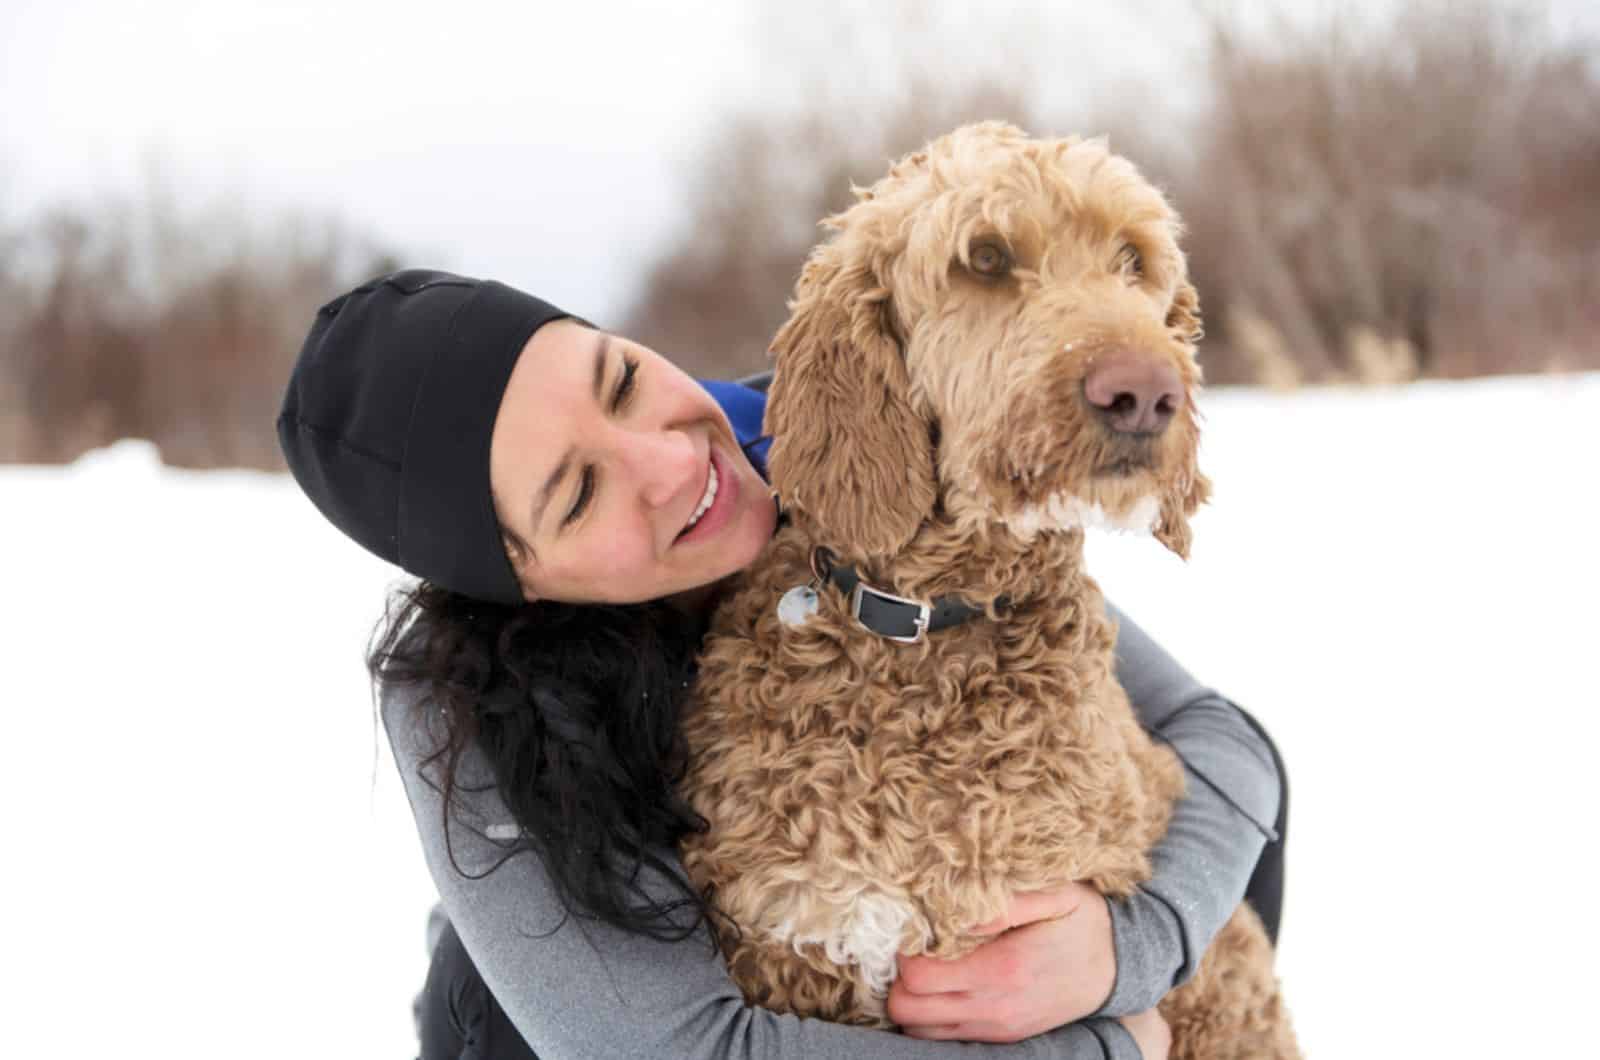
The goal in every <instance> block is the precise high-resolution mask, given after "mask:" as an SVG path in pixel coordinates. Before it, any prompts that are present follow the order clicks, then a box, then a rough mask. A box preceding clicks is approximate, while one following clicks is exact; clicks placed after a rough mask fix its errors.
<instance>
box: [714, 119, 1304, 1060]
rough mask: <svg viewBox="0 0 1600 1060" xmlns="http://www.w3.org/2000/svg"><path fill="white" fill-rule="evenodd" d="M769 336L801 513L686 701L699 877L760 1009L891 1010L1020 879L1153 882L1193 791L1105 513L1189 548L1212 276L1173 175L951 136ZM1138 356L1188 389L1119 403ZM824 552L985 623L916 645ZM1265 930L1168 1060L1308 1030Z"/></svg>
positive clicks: (1101, 154)
mask: <svg viewBox="0 0 1600 1060" xmlns="http://www.w3.org/2000/svg"><path fill="white" fill-rule="evenodd" d="M825 223H826V224H827V225H829V226H830V227H831V228H833V229H834V230H835V231H836V235H835V236H834V238H833V239H831V240H830V241H828V242H826V243H824V244H822V245H821V246H819V247H818V248H817V249H816V250H815V251H814V252H813V254H812V256H811V258H810V260H809V261H808V263H807V264H806V267H805V269H804V271H803V273H802V275H801V277H800V280H799V283H798V286H797V289H796V294H795V299H794V301H793V303H792V306H791V308H792V315H791V317H790V319H789V321H788V322H787V323H786V324H785V325H784V327H783V328H782V329H781V330H780V331H779V333H778V335H777V337H776V339H775V340H774V352H775V354H776V357H777V371H776V375H775V378H774V382H773V386H772V391H771V396H770V399H769V404H768V411H767V424H766V426H767V429H768V432H769V433H770V434H772V435H773V436H774V442H773V446H772V450H771V454H770V460H769V468H770V471H771V475H772V483H773V486H774V488H775V489H776V490H777V492H778V494H779V497H780V499H781V501H782V503H783V505H784V507H785V509H786V511H787V512H788V514H789V520H788V524H787V525H786V526H784V527H783V528H782V529H781V530H780V531H779V533H778V534H777V536H776V538H775V539H774V542H773V544H772V546H771V547H770V548H769V549H768V550H767V551H766V552H765V553H764V554H763V556H762V558H761V559H760V560H758V562H757V563H756V564H755V565H754V566H753V567H752V568H751V569H749V570H748V571H747V572H745V574H744V575H742V576H741V579H740V582H739V584H738V586H737V587H736V588H735V590H734V591H733V592H732V593H731V594H730V596H729V597H728V598H727V599H726V600H725V601H724V602H723V604H722V605H721V606H720V607H719V609H718V611H717V613H716V615H715V617H714V618H713V622H712V629H711V634H710V637H709V639H708V641H707V644H706V647H705V650H704V654H703V657H702V660H701V669H700V676H699V679H698V682H697V686H696V689H695V697H694V703H693V705H692V706H691V708H690V710H689V713H688V715H687V718H686V721H685V724H686V727H687V733H688V739H689V743H690V749H691V766H690V770H689V774H688V776H687V778H686V780H685V782H684V783H685V791H686V793H687V795H688V797H689V798H690V800H691V802H692V803H693V805H694V807H695V809H696V810H698V811H699V812H700V813H701V814H703V815H704V816H705V817H706V818H707V819H708V820H709V821H710V822H711V829H710V831H709V832H708V833H707V834H705V835H700V836H695V837H692V838H691V839H690V840H689V841H688V843H687V844H686V846H685V849H684V861H685V864H686V866H687V868H688V871H689V873H690V876H691V878H692V879H693V880H694V882H695V883H696V884H698V885H700V886H703V887H706V888H708V889H709V890H710V891H711V893H713V894H714V897H715V900H716V902H717V903H718V905H719V906H720V907H721V908H722V910H724V911H725V912H726V913H727V914H728V915H729V917H730V919H731V920H732V921H733V922H734V923H735V924H737V926H738V931H736V932H732V931H730V932H728V933H727V934H726V935H725V936H724V938H723V943H724V949H725V952H726V953H727V956H728V961H729V966H730V968H731V970H732V972H733V975H734V977H735V979H736V980H737V981H738V982H739V983H740V985H741V987H742V988H743V989H744V991H745V993H746V996H747V997H748V998H749V999H750V1000H751V1001H753V1002H755V1003H758V1004H761V1005H764V1006H767V1007H770V1008H776V1009H782V1010H789V1011H794V1012H799V1013H802V1014H808V1015H816V1016H822V1017H826V1018H830V1019H836V1020H848V1021H852V1022H862V1023H875V1024H883V1023H885V1022H886V1021H885V1017H884V1007H883V999H884V995H885V993H886V990H887V987H888V985H889V983H890V981H891V980H892V977H893V972H894V957H895V954H896V953H900V952H906V953H930V954H935V955H938V956H944V957H954V956H959V955H961V954H963V953H966V952H968V951H970V950H971V949H972V948H973V947H974V946H975V945H977V944H978V941H979V940H978V939H976V938H975V937H973V936H972V935H971V933H970V929H971V928H972V927H973V926H974V925H977V924H980V923H982V922H984V921H987V920H990V919H992V918H994V917H997V916H999V915H1000V914H1001V913H1002V911H1003V910H1004V908H1005V906H1006V904H1007V902H1008V899H1009V898H1010V896H1011V895H1012V894H1014V893H1017V892H1022V891H1029V890H1038V889H1042V888H1047V887H1051V886H1055V885H1058V884H1060V883H1062V882H1063V881H1067V880H1077V879H1086V880H1090V881H1092V882H1093V883H1094V885H1095V886H1097V887H1098V888H1099V889H1100V890H1102V891H1103V892H1104V893H1106V894H1109V895H1113V896H1122V895H1127V894H1129V893H1130V892H1131V891H1132V890H1133V888H1135V887H1136V886H1137V885H1138V884H1139V883H1140V882H1141V881H1142V880H1144V879H1147V878H1148V876H1149V872H1150V867H1149V862H1148V856H1147V855H1148V852H1149V850H1150V849H1151V847H1152V846H1153V845H1154V844H1155V843H1156V841H1157V840H1158V839H1159V838H1160V837H1161V835H1162V833H1163V831H1164V830H1165V828H1166V824H1167V819H1168V816H1169V814H1170V810H1171V806H1172V803H1173V801H1174V800H1175V799H1176V798H1177V797H1178V795H1179V794H1180V793H1181V791H1182V784H1183V780H1182V772H1181V769H1180V767H1179V765H1178V762H1177V760H1176V758H1175V757H1174V756H1173V755H1172V753H1171V752H1170V751H1169V750H1167V749H1166V748H1164V747H1159V746H1156V745H1154V744H1153V743H1152V742H1151V740H1150V738H1149V737H1148V736H1147V734H1146V733H1145V732H1144V730H1143V729H1142V728H1141V727H1140V725H1139V723H1138V721H1137V719H1136V717H1135V715H1134V713H1133V711H1132V709H1131V707H1130V706H1129V704H1128V700H1127V697H1126V695H1125V694H1124V693H1123V691H1122V689H1121V687H1120V686H1119V685H1118V684H1117V682H1116V679H1115V676H1114V660H1113V654H1112V652H1113V645H1114V643H1115V628H1114V626H1113V624H1112V623H1111V621H1110V620H1109V619H1108V618H1107V617H1106V614H1105V610H1104V605H1103V600H1102V598H1101V595H1100V591H1099V588H1098V587H1097V586H1096V585H1095V583H1094V581H1093V580H1092V579H1090V578H1089V577H1088V575H1087V574H1086V573H1085V571H1084V569H1083V529H1082V526H1083V524H1084V523H1085V522H1086V521H1094V520H1095V519H1101V520H1104V521H1109V522H1111V523H1114V524H1118V525H1124V526H1134V527H1139V528H1144V529H1148V530H1150V531H1151V532H1153V533H1154V534H1155V536H1156V537H1157V538H1158V539H1159V540H1160V541H1162V542H1163V543H1164V544H1165V545H1166V546H1167V547H1169V548H1171V549H1173V550H1174V551H1176V552H1178V553H1180V554H1183V555H1187V550H1188V546H1189V540H1190V534H1189V525H1188V519H1189V516H1191V515H1192V514H1193V513H1194V511H1195V509H1196V508H1197V507H1198V505H1199V504H1200V503H1202V502H1203V501H1204V500H1205V498H1206V495H1207V493H1208V491H1209V488H1210V486H1209V483H1208V481H1207V480H1206V479H1205V477H1204V476H1203V475H1201V474H1200V473H1199V471H1198V469H1197V467H1196V463H1195V457H1196V448H1197V442H1198V429H1197V424H1196V420H1195V416H1194V413H1193V397H1194V394H1195V392H1196V391H1197V389H1198V387H1199V383H1200V370H1199V368H1198V366H1197V365H1196V363H1195V359H1194V344H1195V342H1196V341H1197V339H1198V337H1199V331H1200V318H1199V307H1198V300H1197V298H1196V296H1195V292H1194V288H1193V287H1192V286H1190V284H1189V282H1188V279H1187V274H1186V266H1185V262H1184V258H1183V255H1182V253H1181V252H1180V250H1179V248H1178V242H1177V237H1178V233H1179V223H1178V220H1177V217H1176V216H1175V214H1174V213H1173V211H1172V209H1171V208H1170V207H1169V206H1168V204H1167V202H1166V201H1165V199H1164V198H1163V197H1162V196H1161V194H1160V193H1159V192H1157V191H1156V190H1155V189H1154V188H1152V187H1151V186H1150V185H1149V184H1148V183H1146V182H1145V181H1144V180H1143V179H1142V178H1141V177H1140V176H1139V174H1138V172H1137V171H1136V170H1135V169H1134V167H1133V166H1132V165H1131V164H1130V163H1128V162H1127V161H1125V160H1124V159H1121V158H1119V157H1117V156H1115V155H1113V154H1111V153H1110V152H1109V151H1108V150H1107V149H1106V147H1105V145H1104V144H1103V143H1102V142H1099V141H1082V140H1076V139H1068V140H1052V141H1035V140H1030V139H1028V138H1026V137H1025V136H1024V135H1023V134H1022V133H1021V132H1019V131H1018V130H1016V129H1014V128H1011V127H1009V126H1006V125H1002V124H998V123H986V124H981V125H976V126H970V127H966V128H963V129H959V130H957V131H956V132H954V133H952V134H950V135H948V136H946V137H944V138H942V139H940V140H938V141H936V142H935V143H933V144H931V145H930V146H929V147H928V149H927V150H926V151H923V152H919V153H917V154H914V155H912V156H910V157H908V158H906V159H903V160H902V161H900V162H899V163H897V164H896V165H895V166H894V167H893V168H892V169H891V170H890V172H889V175H888V176H887V177H886V178H884V179H883V180H881V181H879V182H878V183H877V184H875V185H874V186H873V187H872V188H870V189H868V190H865V191H860V192H858V201H857V203H856V204H855V205H854V206H852V207H851V208H850V209H848V210H846V211H845V212H844V213H842V214H839V215H837V216H835V217H832V218H830V219H828V221H827V222H825ZM1128 350H1136V351H1140V354H1141V355H1142V356H1144V357H1147V358H1153V359H1155V360H1156V361H1159V362H1161V363H1163V364H1165V365H1166V366H1168V367H1169V368H1170V369H1171V371H1172V372H1173V373H1175V375H1176V378H1177V379H1179V380H1181V386H1182V390H1183V397H1184V400H1183V401H1182V402H1181V406H1180V407H1179V408H1178V409H1177V411H1176V414H1175V416H1174V417H1173V419H1172V421H1171V422H1170V424H1168V425H1167V428H1166V429H1165V431H1163V432H1161V433H1160V434H1159V435H1154V436H1151V435H1145V436H1140V437H1129V436H1127V435H1126V434H1125V433H1119V432H1117V431H1114V430H1111V429H1108V428H1107V426H1106V422H1105V417H1104V416H1102V415H1100V414H1099V413H1098V410H1097V409H1096V408H1095V407H1094V405H1093V404H1092V403H1091V402H1090V401H1088V400H1086V399H1085V396H1084V395H1085V380H1086V377H1087V375H1088V373H1089V372H1090V371H1092V370H1093V367H1094V365H1095V364H1096V363H1097V359H1104V358H1108V357H1112V356H1117V355H1120V354H1121V353H1122V352H1123V351H1128ZM818 546H823V547H826V548H827V549H829V550H831V551H832V552H833V553H834V554H835V555H836V556H838V557H840V558H841V559H842V560H844V561H847V562H850V563H852V564H854V565H855V566H856V568H857V570H858V571H859V572H860V573H861V575H862V577H863V578H864V579H865V580H866V581H868V582H869V583H871V584H872V585H874V586H877V587H879V588H882V589H885V590H887V591H889V592H893V593H895V594H898V595H901V596H905V597H910V598H915V599H923V600H926V599H932V598H934V597H938V596H944V595H956V596H960V597H961V598H963V599H965V600H967V601H968V602H970V603H972V604H974V605H975V606H978V607H981V608H982V609H983V610H984V611H985V612H986V615H985V617H983V618H980V619H977V620H974V621H970V622H967V623H965V624H963V625H960V626H957V627H954V628H951V629H948V630H944V631H941V632H939V633H936V634H933V635H930V636H929V637H927V638H926V639H924V640H922V641H921V642H920V643H915V644H901V643H896V642H893V641H889V640H886V639H883V638H881V637H878V636H876V635H874V634H872V633H870V632H867V631H865V630H863V629H862V628H861V627H860V626H858V625H857V624H856V622H855V621H854V620H853V619H852V618H851V617H850V615H849V613H848V607H847V602H846V600H845V598H844V596H843V594H842V593H840V592H839V591H838V590H837V589H835V588H833V587H831V586H823V587H822V588H821V590H820V596H821V600H820V606H819V608H818V610H817V612H816V613H815V614H814V615H812V616H811V617H810V618H809V620H807V621H805V622H804V623H802V624H798V625H786V624H784V623H782V622H780V620H779V618H778V615H777V612H776V604H777V601H778V599H779V598H780V596H782V594H783V593H784V592H785V591H786V590H788V589H790V588H793V587H795V586H799V585H804V584H807V583H809V582H811V581H812V578H813V575H812V571H811V557H812V555H813V550H814V549H815V548H817V547H818ZM1271 958H1272V954H1271V948H1270V945H1269V944H1268V943H1267V940H1266V937H1265V934H1264V932H1263V930H1262V928H1261V925H1260V922H1259V921H1258V920H1256V919H1255V918H1254V916H1253V914H1251V913H1250V912H1249V910H1248V909H1246V908H1241V910H1240V912H1239V913H1238V914H1237V915H1236V916H1235V917H1234V919H1233V920H1232V921H1231V922H1230V923H1229V925H1228V926H1227V927H1226V928H1225V929H1224V931H1223V933H1222V935H1221V936H1220V937H1219V939H1218V941H1217V943H1216V944H1215V945H1214V946H1213V948H1212V950H1211V951H1209V952H1208V955H1207V957H1206V959H1205V961H1204V962H1203V964H1202V967H1201V971H1200V973H1199V975H1198V976H1197V978H1196V979H1195V981H1194V982H1193V983H1191V984H1189V985H1188V986H1186V987H1184V988H1183V989H1182V990H1179V991H1176V992H1174V994H1173V995H1172V996H1171V997H1170V998H1169V999H1168V1000H1167V1002H1165V1003H1164V1011H1165V1012H1166V1013H1167V1015H1168V1018H1169V1022H1171V1024H1172V1026H1173V1028H1174V1033H1175V1037H1176V1042H1175V1047H1174V1050H1173V1054H1172V1055H1173V1056H1175V1057H1208V1058H1209V1057H1232V1056H1240V1057H1244V1056H1249V1057H1258V1058H1259V1057H1290V1056H1295V1055H1298V1054H1297V1053H1296V1051H1295V1047H1294V1042H1293V1038H1292V1035H1291V1033H1290V1031H1289V1027H1288V1023H1287V1019H1286V1017H1285V1016H1284V1013H1283V1009H1282V1005H1281V1001H1280V999H1279V997H1278V991H1277V987H1276V983H1275V981H1274V979H1273V974H1272V960H1271Z"/></svg>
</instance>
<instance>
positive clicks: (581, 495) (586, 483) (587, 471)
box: [561, 467, 594, 527]
mask: <svg viewBox="0 0 1600 1060" xmlns="http://www.w3.org/2000/svg"><path fill="white" fill-rule="evenodd" d="M592 497H594V468H593V467H586V468H584V469H583V474H582V475H580V476H579V477H578V496H577V497H576V498H575V499H574V500H573V502H572V507H571V508H570V509H569V510H568V511H567V514H566V517H565V518H563V519H562V520H561V525H562V526H563V527H567V526H571V525H572V524H573V523H575V522H577V520H578V516H580V515H582V514H583V510H584V509H585V508H587V507H589V501H590V499H591V498H592Z"/></svg>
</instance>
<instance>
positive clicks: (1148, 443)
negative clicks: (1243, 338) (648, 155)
mask: <svg viewBox="0 0 1600 1060" xmlns="http://www.w3.org/2000/svg"><path fill="white" fill-rule="evenodd" d="M857 198H858V201H857V202H856V203H855V205H853V206H851V207H850V208H849V209H847V210H845V211H844V212H843V213H841V214H838V215H836V216H834V217H831V218H828V219H827V221H825V222H824V223H825V224H826V225H827V226H828V227H830V228H833V229H835V230H836V235H835V236H834V238H832V239H831V240H829V241H828V242H826V243H824V244H822V245H820V246H819V247H817V248H816V249H815V250H814V251H813V252H812V255H811V257H810V259H809V260H808V261H807V263H806V266H805V269H804V271H803V272H802V274H801V276H800V281H799V283H798V285H797V287H796V291H795V298H794V300H793V302H792V303H791V305H790V308H791V315H790V318H789V320H788V322H787V323H786V324H784V326H783V328H782V329H781V330H780V331H779V332H778V335H777V337H776V338H775V339H774V340H773V351H774V354H775V355H776V357H777V371H776V375H775V378H774V381H773V385H772V393H771V397H770V401H769V405H768V413H767V429H768V431H769V433H771V434H772V435H773V436H774V442H773V446H772V451H771V454H770V461H769V466H770V469H771V473H772V481H773V485H774V486H775V487H776V488H777V490H778V492H779V495H780V497H782V499H783V501H784V503H785V505H786V506H787V507H788V508H790V509H791V510H792V511H796V512H799V513H801V514H802V517H804V518H806V519H809V520H812V521H814V522H815V523H816V524H817V526H818V527H819V528H820V529H822V530H824V531H826V533H827V536H828V537H829V538H830V539H831V540H832V541H833V542H834V543H836V544H840V545H844V546H846V547H847V549H848V551H850V552H851V553H855V554H859V555H864V556H888V555H892V554H894V553H895V552H897V551H899V550H900V549H901V548H903V547H904V546H905V544H906V543H907V542H908V541H909V540H910V539H911V537H912V536H913V535H914V534H915V533H916V531H917V529H918V527H919V526H920V525H921V524H922V522H923V520H924V519H925V518H926V517H927V516H928V515H929V514H930V513H932V512H933V511H935V510H936V507H937V508H940V509H942V511H943V512H944V514H945V516H946V517H948V518H951V519H953V520H955V521H957V522H959V523H964V524H970V525H983V524H990V523H996V522H999V523H1003V524H1005V525H1008V526H1009V527H1011V529H1012V530H1013V531H1014V532H1015V533H1017V534H1018V535H1019V536H1022V537H1030V536H1032V535H1033V534H1036V533H1038V532H1040V531H1042V530H1052V529H1068V528H1071V527H1074V526H1079V525H1083V524H1084V523H1085V522H1090V521H1104V522H1109V523H1111V524H1113V525H1117V526H1122V527H1126V528H1138V529H1150V530H1152V531H1153V532H1154V533H1155V536H1156V537H1157V538H1158V539H1159V540H1160V541H1161V542H1162V543H1163V544H1165V545H1166V546H1167V547H1168V548H1170V549H1172V550H1173V551H1174V552H1177V553H1178V554H1179V555H1183V556H1187V555H1188V547H1189V540H1190V531H1189V525H1188V518H1189V516H1190V515H1192V514H1193V513H1194V511H1195V509H1196V508H1197V507H1198V506H1199V505H1200V504H1201V503H1202V502H1203V501H1204V500H1205V499H1206V497H1207V495H1208V494H1209V491H1210V483H1209V482H1208V481H1207V480H1206V478H1205V477H1204V476H1203V475H1201V474H1200V472H1199V470H1198V468H1197V467H1196V462H1195V457H1196V448H1197V444H1198V427H1197V421H1196V415H1195V411H1194V396H1195V393H1196V391H1197V390H1198V388H1199V383H1200V368H1199V366H1198V365H1197V364H1196V362H1195V342H1196V341H1197V340H1198V339H1199V337H1200V313H1199V300H1198V298H1197V297H1196V295H1195V290H1194V288H1193V287H1192V286H1191V285H1190V283H1189V280H1188V274H1187V267H1186V264H1185V261H1184V257H1183V254H1182V252H1181V251H1180V250H1179V248H1178V235H1179V231H1180V224H1179V221H1178V218H1177V215H1176V214H1175V213H1174V212H1173V210H1172V208H1171V207H1170V206H1169V205H1168V203H1167V201H1166V200H1165V199H1164V198H1163V197H1162V195H1161V193H1160V192H1159V191H1157V190H1156V189H1155V188H1154V187H1152V186H1151V185H1150V184H1149V183H1148V182H1146V181H1145V180H1144V179H1143V178H1142V177H1141V176H1140V175H1139V173H1138V171H1137V170H1136V169H1135V168H1134V167H1133V165H1132V164H1131V163H1129V162H1128V161H1126V160H1125V159H1122V158H1120V157H1118V156H1116V155H1113V154H1111V153H1110V151H1109V150H1108V149H1107V148H1106V146H1105V144H1104V143H1103V142H1102V141H1098V140H1088V141H1085V140H1078V139H1066V140H1045V141H1040V140H1030V139H1028V138H1027V137H1026V136H1024V135H1023V134H1022V133H1021V132H1020V131H1018V130H1017V129H1015V128H1013V127H1011V126H1008V125H1004V124H1001V123H998V122H986V123H983V124H980V125H973V126H968V127H965V128H962V129H958V130H956V131H955V132H953V133H951V134H949V135H948V136H945V137H943V138H941V139H939V140H937V141H935V142H934V143H932V144H931V145H929V147H928V148H927V150H925V151H922V152H918V153H917V154H914V155H911V156H909V157H907V158H905V159H902V160H901V161H900V162H898V163H896V164H895V165H894V167H893V168H892V169H891V170H890V172H889V175H888V176H887V177H885V178H884V179H882V180H880V181H879V182H878V183H876V184H875V185H873V186H872V187H871V188H870V189H867V190H864V191H858V192H857Z"/></svg>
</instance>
